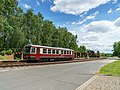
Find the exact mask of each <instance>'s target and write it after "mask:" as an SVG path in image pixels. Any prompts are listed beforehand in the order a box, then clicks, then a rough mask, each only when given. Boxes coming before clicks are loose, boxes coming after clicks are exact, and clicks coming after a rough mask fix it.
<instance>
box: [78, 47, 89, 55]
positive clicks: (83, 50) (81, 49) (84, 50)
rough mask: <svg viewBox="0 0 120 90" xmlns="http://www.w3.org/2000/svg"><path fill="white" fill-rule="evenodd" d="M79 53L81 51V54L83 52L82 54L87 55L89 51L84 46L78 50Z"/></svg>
mask: <svg viewBox="0 0 120 90" xmlns="http://www.w3.org/2000/svg"><path fill="white" fill-rule="evenodd" d="M78 51H79V52H82V53H86V52H87V49H86V47H85V46H84V45H83V46H80V47H79V48H78Z"/></svg>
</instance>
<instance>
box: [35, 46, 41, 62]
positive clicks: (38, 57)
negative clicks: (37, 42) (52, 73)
mask: <svg viewBox="0 0 120 90" xmlns="http://www.w3.org/2000/svg"><path fill="white" fill-rule="evenodd" d="M39 59H40V48H39V47H37V52H36V60H39Z"/></svg>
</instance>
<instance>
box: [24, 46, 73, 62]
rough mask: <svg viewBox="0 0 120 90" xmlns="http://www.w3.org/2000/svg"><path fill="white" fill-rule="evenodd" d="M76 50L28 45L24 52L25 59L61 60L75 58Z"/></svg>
mask: <svg viewBox="0 0 120 90" xmlns="http://www.w3.org/2000/svg"><path fill="white" fill-rule="evenodd" d="M73 58H74V50H72V49H67V48H58V47H49V46H40V45H26V46H25V52H24V60H50V59H52V60H59V59H73Z"/></svg>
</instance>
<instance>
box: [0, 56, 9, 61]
mask: <svg viewBox="0 0 120 90" xmlns="http://www.w3.org/2000/svg"><path fill="white" fill-rule="evenodd" d="M0 60H10V59H9V58H7V57H5V56H2V55H0Z"/></svg>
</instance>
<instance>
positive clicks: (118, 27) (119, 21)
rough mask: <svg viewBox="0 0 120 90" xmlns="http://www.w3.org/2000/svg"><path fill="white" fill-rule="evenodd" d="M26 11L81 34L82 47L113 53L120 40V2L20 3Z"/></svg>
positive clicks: (49, 0) (35, 0)
mask: <svg viewBox="0 0 120 90" xmlns="http://www.w3.org/2000/svg"><path fill="white" fill-rule="evenodd" d="M18 1H19V6H20V7H21V8H22V9H23V10H24V12H25V11H26V10H28V9H33V10H34V12H35V13H36V14H37V13H38V12H41V13H42V15H43V16H44V18H45V19H49V20H51V21H52V22H53V23H54V24H55V25H56V26H61V27H67V28H68V31H69V32H71V33H73V34H74V35H75V34H77V36H78V45H85V46H86V47H87V48H89V49H93V50H95V51H97V50H100V51H101V52H112V49H113V48H112V45H113V43H114V42H116V41H120V35H119V33H120V0H18Z"/></svg>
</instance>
